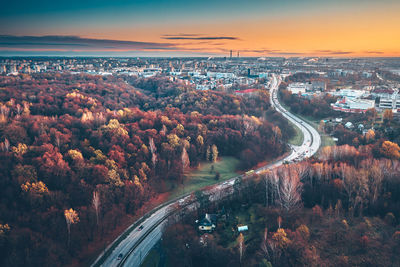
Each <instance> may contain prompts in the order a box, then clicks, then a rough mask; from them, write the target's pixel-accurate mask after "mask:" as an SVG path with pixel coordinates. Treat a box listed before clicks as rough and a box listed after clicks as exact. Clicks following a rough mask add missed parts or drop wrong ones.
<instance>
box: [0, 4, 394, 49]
mask: <svg viewBox="0 0 400 267" xmlns="http://www.w3.org/2000/svg"><path fill="white" fill-rule="evenodd" d="M399 11H400V3H399V2H398V1H394V0H385V1H380V2H379V3H378V2H376V1H360V0H351V1H342V0H340V1H316V0H306V1H293V0H285V1H279V3H278V2H277V1H259V0H251V1H246V3H243V1H236V0H233V1H225V0H222V1H218V2H213V1H208V0H207V1H202V2H198V1H191V2H190V3H186V2H185V1H181V0H174V1H162V0H152V1H123V0H119V1H113V2H108V1H86V2H85V3H81V2H79V1H68V2H61V3H57V4H55V3H53V2H51V1H38V2H35V3H33V2H32V3H31V2H29V1H22V4H21V3H20V2H19V4H18V6H17V4H16V3H8V4H7V5H6V6H5V7H4V8H3V9H2V10H1V11H0V14H1V18H0V23H1V24H2V25H5V27H2V29H1V30H0V55H1V56H15V55H21V56H30V55H39V56H40V55H48V56H161V57H164V56H165V57H169V56H229V53H230V50H233V51H234V55H235V56H236V52H237V51H240V55H241V56H244V57H246V56H255V57H261V56H326V57H358V56H371V57H392V56H393V57H395V56H400V51H399V49H398V43H399V42H400V35H399V34H398V29H399V26H400V18H399V17H398V15H397V14H398V13H399Z"/></svg>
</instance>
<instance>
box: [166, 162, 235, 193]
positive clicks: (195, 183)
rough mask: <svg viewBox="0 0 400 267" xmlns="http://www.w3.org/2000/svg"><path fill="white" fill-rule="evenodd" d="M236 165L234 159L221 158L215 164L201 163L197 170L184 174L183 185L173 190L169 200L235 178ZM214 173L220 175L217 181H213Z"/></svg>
mask: <svg viewBox="0 0 400 267" xmlns="http://www.w3.org/2000/svg"><path fill="white" fill-rule="evenodd" d="M238 165H239V160H238V159H237V158H235V157H221V158H219V160H218V161H217V162H215V163H211V162H201V163H200V166H199V168H198V169H196V170H191V171H188V172H186V173H185V182H184V184H183V185H179V186H178V187H176V188H175V189H173V190H172V191H171V194H170V196H169V198H170V199H173V198H175V197H177V196H179V195H183V194H185V193H188V192H192V191H196V190H198V189H200V188H202V187H205V186H208V185H212V184H215V183H218V182H221V181H224V180H227V179H229V178H232V177H235V176H237V175H238V174H237V173H236V172H235V171H236V169H237V166H238ZM212 166H214V169H212V168H213V167H212ZM216 172H219V173H220V178H219V180H215V175H216Z"/></svg>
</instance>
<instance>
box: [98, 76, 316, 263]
mask: <svg viewBox="0 0 400 267" xmlns="http://www.w3.org/2000/svg"><path fill="white" fill-rule="evenodd" d="M280 83H281V77H280V76H279V75H275V74H273V76H272V78H271V82H270V84H271V88H270V102H271V106H272V107H273V108H275V109H276V110H277V111H278V112H280V113H281V114H282V115H283V116H284V117H285V118H286V119H288V120H289V121H290V122H292V123H293V124H294V125H296V126H297V127H298V128H300V130H301V131H302V132H303V135H304V139H303V144H302V145H301V146H291V149H292V152H291V154H290V155H288V156H287V157H285V158H284V159H281V160H278V161H276V162H274V163H271V164H268V165H266V166H264V167H261V168H259V169H257V170H255V172H256V173H260V172H262V171H264V170H266V169H271V168H275V167H277V166H280V165H282V164H283V163H285V162H287V163H291V162H296V161H301V160H302V159H304V158H307V157H310V156H312V155H314V154H315V153H316V152H317V150H318V149H319V147H320V145H321V137H320V135H319V133H318V132H317V131H316V130H315V129H314V128H313V127H312V126H311V125H309V124H308V123H306V122H305V121H303V120H301V119H300V118H298V117H297V116H295V115H293V114H291V113H289V112H288V111H287V110H286V109H285V108H283V107H282V106H281V105H280V103H279V101H278V96H277V95H278V87H279V84H280ZM238 177H243V175H242V176H238ZM238 177H235V178H232V179H229V180H227V181H225V182H222V183H220V184H219V185H217V186H216V187H214V190H217V191H218V190H219V191H224V190H226V189H232V186H233V184H234V183H235V181H236V179H237V178H238ZM189 198H190V196H184V197H182V198H180V199H178V200H176V201H175V202H172V203H170V204H168V205H166V206H164V207H162V208H160V209H158V210H156V211H155V212H154V213H153V214H152V215H151V216H150V217H149V218H147V219H146V220H144V221H143V222H142V224H141V226H142V227H143V228H142V229H139V226H137V227H136V228H135V229H133V230H132V231H131V232H130V233H129V234H128V235H127V236H126V237H125V238H124V239H123V240H122V241H120V242H119V244H118V245H116V246H115V248H114V249H113V251H112V252H111V253H110V254H109V255H108V256H107V257H106V258H105V260H104V262H103V263H102V264H101V265H100V264H99V260H100V259H101V258H103V257H104V255H103V254H101V255H100V256H99V257H98V258H97V259H96V261H95V262H94V263H93V264H92V266H107V267H108V266H133V267H136V266H137V267H139V266H140V264H141V262H142V261H143V260H144V258H145V257H146V255H147V253H149V251H150V250H151V249H152V247H153V246H154V245H155V244H156V243H157V242H158V241H159V240H160V238H161V235H162V231H163V227H164V225H165V223H166V218H167V217H168V214H169V212H170V210H171V208H172V207H176V206H177V205H181V204H183V203H185V202H186V201H187V200H188V199H189ZM127 231H130V230H127ZM109 247H111V245H110V246H109ZM107 250H109V248H107ZM120 254H121V255H122V258H119V255H120Z"/></svg>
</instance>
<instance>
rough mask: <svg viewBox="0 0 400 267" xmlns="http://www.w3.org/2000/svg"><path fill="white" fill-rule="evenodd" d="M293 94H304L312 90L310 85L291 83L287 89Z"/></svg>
mask: <svg viewBox="0 0 400 267" xmlns="http://www.w3.org/2000/svg"><path fill="white" fill-rule="evenodd" d="M287 89H288V90H289V91H290V92H291V93H292V94H296V95H297V94H299V93H300V94H304V93H305V92H306V91H307V90H309V89H310V87H309V86H308V84H305V83H291V84H289V86H288V88H287Z"/></svg>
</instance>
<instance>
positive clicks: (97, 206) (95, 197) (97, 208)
mask: <svg viewBox="0 0 400 267" xmlns="http://www.w3.org/2000/svg"><path fill="white" fill-rule="evenodd" d="M92 204H93V207H94V210H95V211H96V223H97V226H98V225H99V211H100V196H99V193H98V192H96V191H93V198H92Z"/></svg>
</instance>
